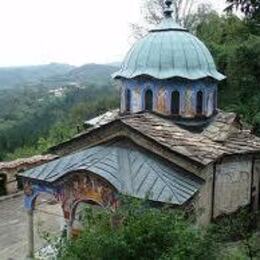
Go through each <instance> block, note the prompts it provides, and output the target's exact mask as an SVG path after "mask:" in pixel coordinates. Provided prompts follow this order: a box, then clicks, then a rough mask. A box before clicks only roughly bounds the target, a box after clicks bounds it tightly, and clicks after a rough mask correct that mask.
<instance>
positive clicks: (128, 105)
mask: <svg viewBox="0 0 260 260" xmlns="http://www.w3.org/2000/svg"><path fill="white" fill-rule="evenodd" d="M130 111H131V91H130V89H127V90H126V112H130Z"/></svg>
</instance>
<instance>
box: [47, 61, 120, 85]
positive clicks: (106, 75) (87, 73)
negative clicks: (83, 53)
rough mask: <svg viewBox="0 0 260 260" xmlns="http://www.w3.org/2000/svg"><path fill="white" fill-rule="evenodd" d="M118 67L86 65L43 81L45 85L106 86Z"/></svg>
mask: <svg viewBox="0 0 260 260" xmlns="http://www.w3.org/2000/svg"><path fill="white" fill-rule="evenodd" d="M117 70H118V67H116V66H112V65H106V64H94V63H93V64H86V65H83V66H81V67H77V68H74V69H72V70H70V71H69V72H68V73H65V74H63V75H57V76H53V77H49V78H48V79H45V80H44V82H45V83H47V84H54V85H55V84H69V83H78V84H82V83H87V84H91V83H94V84H95V85H102V84H106V83H107V82H110V81H111V74H113V73H114V72H116V71H117Z"/></svg>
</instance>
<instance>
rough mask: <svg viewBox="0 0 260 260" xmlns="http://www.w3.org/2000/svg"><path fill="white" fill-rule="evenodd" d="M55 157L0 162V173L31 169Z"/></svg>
mask: <svg viewBox="0 0 260 260" xmlns="http://www.w3.org/2000/svg"><path fill="white" fill-rule="evenodd" d="M57 157H58V156H57V155H51V154H48V155H36V156H33V157H30V158H23V159H17V160H15V161H10V162H0V171H3V170H16V169H18V168H21V167H26V168H28V167H32V166H36V165H39V164H42V163H45V162H49V161H52V160H54V159H56V158H57Z"/></svg>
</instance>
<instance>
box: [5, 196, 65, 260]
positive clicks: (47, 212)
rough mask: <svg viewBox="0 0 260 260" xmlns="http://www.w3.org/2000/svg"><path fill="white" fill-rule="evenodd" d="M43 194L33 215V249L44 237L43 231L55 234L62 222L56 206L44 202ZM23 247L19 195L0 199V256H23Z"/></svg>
mask: <svg viewBox="0 0 260 260" xmlns="http://www.w3.org/2000/svg"><path fill="white" fill-rule="evenodd" d="M47 199H48V198H47V197H41V198H39V199H37V201H38V202H39V203H40V205H37V206H36V209H38V210H36V211H35V217H34V234H35V249H36V250H37V249H39V248H41V247H42V246H43V245H44V244H45V241H44V240H43V239H42V238H40V237H41V234H42V232H43V231H47V232H51V233H52V234H58V233H59V232H60V230H61V229H62V226H63V218H62V212H61V209H60V206H59V205H57V204H53V203H46V200H47ZM26 249H27V218H26V212H25V211H24V209H23V196H22V195H20V196H18V197H16V198H11V199H7V200H4V201H0V259H1V260H9V259H12V260H23V259H25V257H26Z"/></svg>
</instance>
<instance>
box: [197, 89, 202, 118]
mask: <svg viewBox="0 0 260 260" xmlns="http://www.w3.org/2000/svg"><path fill="white" fill-rule="evenodd" d="M196 110H197V114H199V115H201V114H202V111H203V93H202V91H199V92H198V93H197V108H196Z"/></svg>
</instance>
